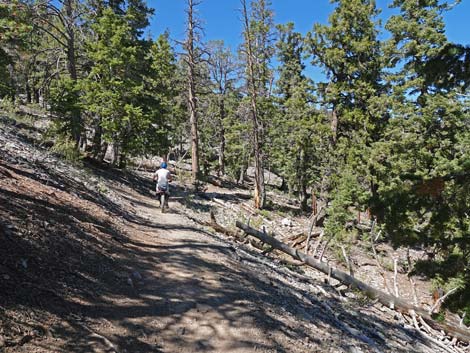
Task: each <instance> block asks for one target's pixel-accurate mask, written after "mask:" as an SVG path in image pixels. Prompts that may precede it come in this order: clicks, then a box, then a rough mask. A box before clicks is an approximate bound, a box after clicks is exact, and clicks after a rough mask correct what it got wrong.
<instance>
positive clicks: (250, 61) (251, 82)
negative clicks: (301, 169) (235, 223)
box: [242, 0, 266, 209]
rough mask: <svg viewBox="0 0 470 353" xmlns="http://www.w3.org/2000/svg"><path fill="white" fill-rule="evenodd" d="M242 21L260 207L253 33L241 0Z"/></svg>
mask: <svg viewBox="0 0 470 353" xmlns="http://www.w3.org/2000/svg"><path fill="white" fill-rule="evenodd" d="M242 6H243V21H244V27H245V33H244V34H245V50H246V60H247V63H246V64H247V69H248V70H247V72H248V77H247V78H248V80H247V81H248V90H249V95H250V105H251V112H250V113H251V114H250V115H251V120H252V130H253V148H254V159H255V190H254V202H255V207H256V208H259V209H262V208H264V206H265V203H266V190H265V184H264V168H263V150H262V135H261V134H262V131H263V127H262V123H261V121H260V119H259V114H258V92H257V84H256V77H255V62H254V53H253V34H252V31H251V27H250V19H249V15H248V11H247V7H246V1H245V0H242Z"/></svg>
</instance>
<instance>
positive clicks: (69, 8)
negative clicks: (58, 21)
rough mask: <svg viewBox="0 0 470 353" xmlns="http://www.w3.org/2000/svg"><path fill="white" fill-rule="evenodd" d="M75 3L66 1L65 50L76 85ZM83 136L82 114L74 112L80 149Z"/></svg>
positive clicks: (73, 133) (75, 140)
mask: <svg viewBox="0 0 470 353" xmlns="http://www.w3.org/2000/svg"><path fill="white" fill-rule="evenodd" d="M73 1H74V0H66V1H64V8H65V13H66V16H67V17H66V19H65V21H66V23H67V28H66V31H67V48H66V49H65V51H66V54H67V71H68V72H69V75H70V78H71V79H72V81H73V82H74V84H76V82H77V79H78V76H77V62H76V54H75V28H74V23H73V21H74V19H73V18H74V14H73ZM81 135H82V117H81V112H80V111H79V110H78V109H74V110H73V111H72V138H73V140H74V142H75V146H76V148H77V149H78V148H79V145H80V138H81Z"/></svg>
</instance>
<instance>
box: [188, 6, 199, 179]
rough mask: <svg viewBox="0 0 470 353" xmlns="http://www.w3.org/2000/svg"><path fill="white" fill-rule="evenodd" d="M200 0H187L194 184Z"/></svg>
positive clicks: (196, 173) (195, 173) (193, 175)
mask: <svg viewBox="0 0 470 353" xmlns="http://www.w3.org/2000/svg"><path fill="white" fill-rule="evenodd" d="M198 4H199V3H198V2H194V1H193V0H187V10H186V13H187V15H188V24H187V25H188V28H187V38H186V43H185V47H186V60H187V62H186V64H187V65H188V107H189V122H190V124H191V179H192V182H193V183H194V184H196V183H197V181H198V179H199V137H198V116H197V98H196V62H197V57H196V55H197V54H196V52H195V45H194V43H195V41H196V39H195V30H196V28H197V26H198V25H197V22H196V19H195V17H194V8H195V7H196V6H197V5H198Z"/></svg>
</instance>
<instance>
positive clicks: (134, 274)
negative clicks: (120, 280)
mask: <svg viewBox="0 0 470 353" xmlns="http://www.w3.org/2000/svg"><path fill="white" fill-rule="evenodd" d="M132 278H133V279H134V280H137V281H142V275H141V274H140V273H139V272H138V271H134V272H132Z"/></svg>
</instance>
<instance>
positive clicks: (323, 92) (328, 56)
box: [308, 0, 387, 236]
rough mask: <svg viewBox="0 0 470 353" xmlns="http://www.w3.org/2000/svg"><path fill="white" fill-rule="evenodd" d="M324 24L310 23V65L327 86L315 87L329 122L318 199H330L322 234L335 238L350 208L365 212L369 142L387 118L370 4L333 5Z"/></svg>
mask: <svg viewBox="0 0 470 353" xmlns="http://www.w3.org/2000/svg"><path fill="white" fill-rule="evenodd" d="M334 3H336V4H337V6H336V8H335V10H334V11H333V13H332V14H331V16H330V18H329V23H330V24H329V25H319V24H316V25H315V26H314V29H313V31H312V33H310V35H309V41H308V44H309V49H310V51H311V53H312V55H313V63H314V64H317V65H320V66H321V67H322V68H323V69H324V71H325V73H326V76H327V78H328V83H326V84H322V85H319V94H320V96H321V100H322V104H323V105H324V106H325V108H327V109H328V111H329V113H328V116H329V117H330V119H331V121H330V126H331V128H330V129H331V131H330V136H331V137H330V147H329V154H328V156H329V161H328V166H327V168H326V170H325V174H324V176H323V179H324V180H322V184H323V185H324V189H326V190H322V196H323V197H325V196H326V194H325V191H327V190H330V191H331V192H330V193H329V194H328V196H327V200H325V201H326V202H327V203H329V201H330V200H331V207H330V208H329V210H328V213H329V218H328V220H327V222H326V230H327V233H328V234H329V235H331V236H333V235H336V236H340V235H341V234H345V233H346V225H347V223H349V222H350V221H352V220H353V219H354V215H353V214H352V213H351V211H350V210H351V207H352V206H354V207H356V208H359V209H361V208H365V207H367V206H368V200H369V198H370V196H371V195H372V193H373V192H374V189H375V187H374V185H373V184H372V175H371V173H372V171H371V170H370V169H369V167H368V157H369V155H370V146H371V143H372V142H373V141H375V140H377V139H378V138H379V137H380V136H381V126H383V124H384V121H386V119H387V114H386V112H385V111H384V110H383V108H382V106H383V102H382V100H381V99H380V97H381V95H382V93H383V87H382V85H381V79H382V77H381V74H382V67H383V64H382V59H381V47H380V42H379V40H378V39H377V36H378V22H377V20H376V17H377V15H378V13H379V12H378V10H377V8H376V6H375V1H370V0H352V1H350V0H348V1H345V0H337V1H334Z"/></svg>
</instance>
